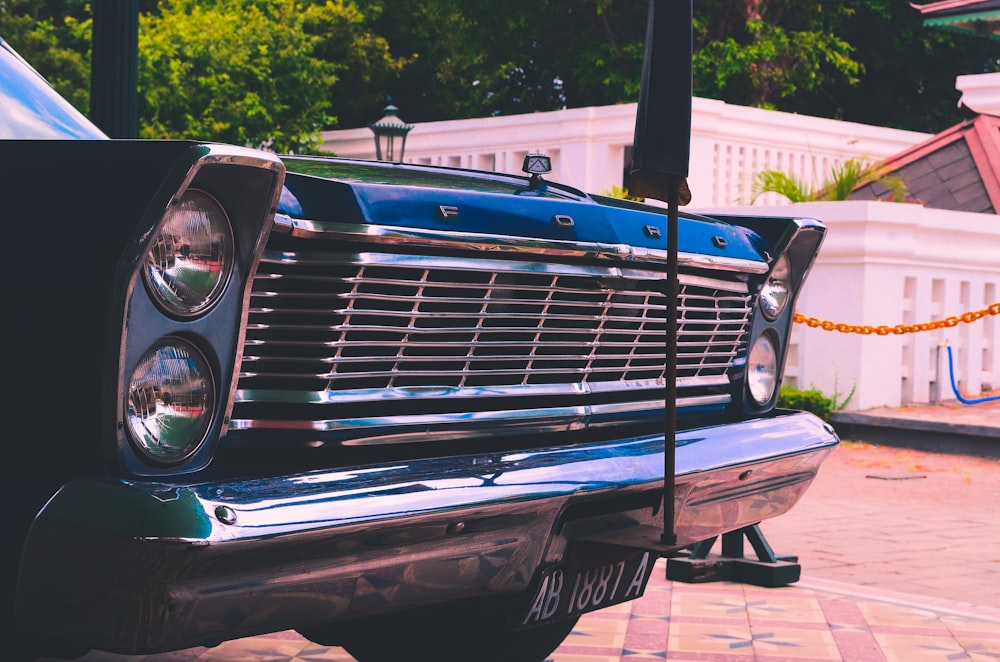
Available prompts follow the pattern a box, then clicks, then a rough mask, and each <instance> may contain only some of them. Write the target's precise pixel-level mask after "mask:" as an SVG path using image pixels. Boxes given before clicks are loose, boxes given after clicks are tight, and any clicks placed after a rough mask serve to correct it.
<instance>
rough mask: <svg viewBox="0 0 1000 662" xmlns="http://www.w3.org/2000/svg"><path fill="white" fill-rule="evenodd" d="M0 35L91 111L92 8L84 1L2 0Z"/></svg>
mask: <svg viewBox="0 0 1000 662" xmlns="http://www.w3.org/2000/svg"><path fill="white" fill-rule="evenodd" d="M0 35H2V36H3V38H4V39H6V40H7V41H9V42H10V43H11V44H13V46H14V48H16V49H17V51H18V52H19V53H20V54H21V55H22V56H23V57H24V58H25V59H26V60H27V61H28V62H30V63H31V65H32V66H33V67H35V68H36V69H37V70H38V71H39V73H41V74H42V75H43V76H45V78H46V79H48V81H49V84H51V85H52V87H54V88H55V89H56V91H57V92H59V93H60V94H61V95H63V96H64V97H66V98H67V99H68V100H69V101H70V103H72V104H73V105H74V106H76V107H77V109H79V110H80V111H82V112H84V113H87V112H88V111H89V110H90V10H89V8H88V7H87V6H86V5H85V4H84V2H83V0H79V1H74V2H64V1H62V0H48V1H46V0H0Z"/></svg>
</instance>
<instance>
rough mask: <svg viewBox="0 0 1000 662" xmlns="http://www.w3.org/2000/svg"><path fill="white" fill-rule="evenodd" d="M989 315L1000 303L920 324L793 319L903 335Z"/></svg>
mask: <svg viewBox="0 0 1000 662" xmlns="http://www.w3.org/2000/svg"><path fill="white" fill-rule="evenodd" d="M987 315H1000V303H994V304H990V306H989V307H988V308H983V309H982V310H975V311H972V312H968V313H962V314H961V315H959V316H957V317H946V318H944V319H943V320H935V321H933V322H922V323H920V324H897V325H896V326H885V325H882V326H869V325H867V324H861V325H855V324H837V323H836V322H830V321H828V320H821V319H818V318H815V317H806V316H805V315H803V314H802V313H795V315H794V316H793V317H792V320H793V321H794V322H796V323H797V324H805V325H806V326H811V327H813V328H817V327H818V328H820V329H823V330H824V331H839V332H840V333H860V334H861V335H863V336H870V335H871V334H873V333H874V334H876V335H879V336H888V335H902V334H904V333H916V332H918V331H933V330H934V329H946V328H950V327H953V326H958V324H959V322H965V323H966V324H968V323H970V322H975V321H976V320H978V319H982V318H983V317H986V316H987Z"/></svg>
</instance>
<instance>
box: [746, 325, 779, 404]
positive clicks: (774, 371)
mask: <svg viewBox="0 0 1000 662" xmlns="http://www.w3.org/2000/svg"><path fill="white" fill-rule="evenodd" d="M777 385H778V353H777V351H776V349H775V346H774V341H773V340H772V339H771V336H770V335H769V334H766V333H765V334H763V335H761V336H760V337H759V338H757V342H755V343H754V344H753V347H751V348H750V356H749V357H747V389H748V390H749V391H750V397H751V398H753V401H754V402H755V403H756V404H758V405H764V404H767V402H768V401H770V399H771V397H772V396H773V395H774V389H775V387H776V386H777Z"/></svg>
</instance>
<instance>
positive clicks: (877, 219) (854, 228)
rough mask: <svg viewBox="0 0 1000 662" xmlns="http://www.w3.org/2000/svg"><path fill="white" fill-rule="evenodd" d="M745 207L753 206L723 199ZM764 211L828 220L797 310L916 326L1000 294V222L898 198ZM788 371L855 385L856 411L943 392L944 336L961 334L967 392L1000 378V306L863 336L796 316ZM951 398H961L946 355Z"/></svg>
mask: <svg viewBox="0 0 1000 662" xmlns="http://www.w3.org/2000/svg"><path fill="white" fill-rule="evenodd" d="M698 211H708V212H711V211H717V212H725V213H733V214H746V213H748V212H749V211H750V210H748V209H747V208H745V207H738V208H725V209H714V210H698ZM752 212H753V213H754V214H764V215H775V216H800V217H811V218H817V219H820V220H822V221H823V222H824V223H825V224H826V226H827V236H826V239H825V240H824V243H823V247H822V249H821V250H820V254H819V258H818V260H817V261H816V265H815V266H814V267H813V270H812V273H811V274H810V275H809V279H808V281H807V282H806V286H805V289H804V290H803V292H802V295H801V297H800V298H799V300H798V302H797V305H796V310H797V311H798V312H801V313H802V314H804V315H806V316H808V317H815V318H818V319H820V320H829V321H832V322H834V323H843V324H848V325H852V326H864V325H868V326H874V327H878V326H889V327H893V326H896V325H897V324H906V325H912V324H917V323H921V322H933V321H936V320H943V319H946V318H948V317H955V316H961V315H962V314H963V313H966V312H970V311H977V310H982V309H984V308H987V307H988V306H989V305H990V304H994V303H996V302H998V301H1000V222H998V219H997V217H996V216H994V215H992V214H972V213H968V212H952V211H946V210H941V209H926V208H924V207H921V206H919V205H911V204H895V203H888V202H867V201H850V202H824V203H818V202H817V203H802V204H796V205H781V206H774V207H754V208H753V210H752ZM791 342H792V347H791V354H790V356H789V361H788V364H787V365H786V370H785V375H786V378H790V379H792V380H794V381H795V382H797V383H798V386H799V387H800V388H811V387H815V388H819V389H820V390H822V391H823V392H824V393H827V394H833V393H834V392H839V393H840V394H841V395H846V394H847V393H849V392H850V391H851V389H852V388H855V387H856V391H855V394H854V397H853V399H852V400H851V402H850V403H849V404H848V406H847V410H849V411H851V410H865V409H870V408H873V407H879V406H888V407H899V406H901V405H905V404H914V403H928V402H934V401H935V397H934V396H935V389H936V388H937V386H938V383H937V380H938V379H939V374H938V347H939V345H942V344H944V343H947V344H949V345H951V347H952V353H953V355H954V357H955V366H954V367H955V375H956V381H957V382H958V387H959V391H960V393H962V395H963V397H967V398H974V397H977V396H979V394H980V393H981V391H982V389H983V388H984V386H985V387H991V388H998V387H1000V352H998V351H997V348H998V347H1000V316H996V315H990V316H986V317H984V318H983V319H980V320H978V321H975V322H971V323H959V324H958V325H957V326H954V327H951V328H944V329H937V330H933V331H923V332H916V333H908V334H903V335H895V334H890V335H886V336H881V335H877V334H872V335H859V334H854V333H848V334H845V333H840V332H837V331H825V330H823V329H820V328H813V327H809V326H807V325H805V324H796V325H795V328H794V330H793V334H792V339H791ZM940 379H941V381H942V382H943V384H941V387H942V388H943V391H942V395H943V397H944V399H954V395H953V394H952V390H951V385H950V381H949V373H948V366H947V361H946V360H945V361H944V363H943V365H942V366H941V372H940Z"/></svg>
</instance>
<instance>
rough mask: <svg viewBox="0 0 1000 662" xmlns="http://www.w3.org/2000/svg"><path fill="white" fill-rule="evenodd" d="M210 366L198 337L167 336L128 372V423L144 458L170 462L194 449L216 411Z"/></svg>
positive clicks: (159, 463)
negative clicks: (194, 339)
mask: <svg viewBox="0 0 1000 662" xmlns="http://www.w3.org/2000/svg"><path fill="white" fill-rule="evenodd" d="M216 381H217V380H216V377H215V374H214V372H213V370H212V366H211V364H210V363H209V361H208V359H207V358H206V357H205V355H204V353H203V352H202V351H201V350H200V349H199V348H198V347H197V345H196V344H195V343H194V342H191V341H190V340H186V339H185V338H181V337H177V336H168V337H166V338H163V339H161V340H160V341H159V342H157V343H156V344H154V345H153V346H152V347H150V348H149V349H148V350H147V351H146V353H145V354H143V356H142V357H141V358H140V359H139V361H138V363H137V364H136V366H135V368H134V369H133V370H132V373H131V374H130V375H129V376H128V382H127V383H128V387H127V389H126V390H125V393H124V397H125V402H124V404H123V407H124V409H125V429H126V432H127V434H128V438H129V441H130V442H131V443H132V446H133V447H134V448H135V449H136V450H137V451H139V452H140V453H141V454H142V456H143V457H144V458H145V460H146V461H148V462H150V463H151V464H153V465H156V466H171V465H176V464H180V463H182V462H184V461H185V460H187V459H188V458H190V457H191V456H192V455H194V454H195V453H196V452H197V451H198V449H199V448H200V447H201V445H202V444H203V443H204V442H205V439H206V438H207V436H208V432H209V430H210V429H211V427H212V422H213V419H214V417H215V404H216V401H217V397H218V396H217V393H218V388H217V385H216Z"/></svg>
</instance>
